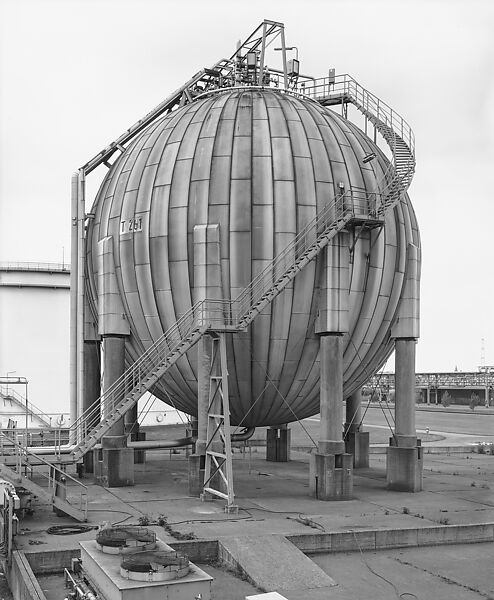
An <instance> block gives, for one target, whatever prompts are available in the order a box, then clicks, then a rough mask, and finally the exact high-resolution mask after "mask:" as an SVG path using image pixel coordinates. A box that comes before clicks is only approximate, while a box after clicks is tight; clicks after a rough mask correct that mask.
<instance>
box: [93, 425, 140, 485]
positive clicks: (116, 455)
mask: <svg viewBox="0 0 494 600" xmlns="http://www.w3.org/2000/svg"><path fill="white" fill-rule="evenodd" d="M126 443H127V436H125V435H123V436H122V435H109V436H106V437H103V439H102V445H103V447H102V448H101V449H99V450H95V451H94V478H95V480H96V483H98V484H99V485H102V486H103V487H109V488H110V487H126V486H131V485H134V449H133V448H127V447H126Z"/></svg>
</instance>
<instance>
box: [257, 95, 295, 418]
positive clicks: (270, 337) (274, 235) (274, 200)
mask: <svg viewBox="0 0 494 600" xmlns="http://www.w3.org/2000/svg"><path fill="white" fill-rule="evenodd" d="M271 96H272V98H273V99H276V101H277V103H278V107H279V108H280V109H281V111H282V112H283V109H282V107H281V104H282V103H281V102H280V101H279V99H278V98H277V95H276V93H274V92H271ZM266 113H267V115H268V126H269V142H270V145H271V172H272V178H271V181H272V185H273V204H272V211H273V259H274V258H275V257H276V256H278V254H279V252H280V251H278V250H276V194H275V190H276V185H275V183H276V182H275V178H274V154H273V144H272V141H273V136H272V133H271V122H270V119H269V110H268V107H267V106H266ZM283 116H284V113H283ZM286 127H287V131H288V125H287V126H286ZM288 138H289V139H290V132H289V131H288ZM290 147H291V140H290ZM292 162H293V157H292ZM281 250H283V248H282V249H281ZM285 291H286V289H285V290H283V292H285ZM283 292H281V293H283ZM275 300H276V299H275ZM275 300H272V301H271V303H270V304H271V318H270V328H269V350H268V357H267V363H266V377H267V379H268V381H269V383H270V384H271V385H272V386H273V388H274V390H275V394H274V397H275V399H276V397H277V396H278V395H280V396H281V394H280V392H279V387H278V385H276V384H275V383H274V381H273V379H272V377H271V375H270V362H271V357H272V355H273V353H272V344H271V340H272V334H273V326H274V321H275V317H274V311H273V305H274V301H275ZM287 341H288V340H287ZM285 352H286V348H285ZM283 365H284V361H283ZM283 365H282V367H281V370H280V381H281V375H282V373H283ZM275 405H276V400H275V401H273V402H272V403H271V405H270V407H269V408H268V410H267V411H266V413H265V419H264V420H265V422H266V423H268V422H270V421H269V418H270V417H269V415H270V414H271V411H272V409H273V407H274V406H275ZM275 414H276V413H275Z"/></svg>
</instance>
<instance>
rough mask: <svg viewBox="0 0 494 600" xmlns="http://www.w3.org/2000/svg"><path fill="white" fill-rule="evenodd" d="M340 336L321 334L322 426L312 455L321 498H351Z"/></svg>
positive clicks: (312, 481) (312, 482)
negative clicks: (344, 427) (344, 428)
mask: <svg viewBox="0 0 494 600" xmlns="http://www.w3.org/2000/svg"><path fill="white" fill-rule="evenodd" d="M341 340H342V337H341V335H321V336H320V368H321V376H320V408H321V411H320V412H321V425H320V434H319V435H320V439H319V442H318V451H317V452H315V453H313V454H311V460H310V473H309V489H310V492H311V495H312V496H314V497H316V498H318V499H319V500H349V499H350V498H351V497H352V492H353V466H352V462H353V458H352V456H351V455H350V454H346V453H345V442H344V441H343V435H342V433H343V432H342V422H343V349H342V344H341Z"/></svg>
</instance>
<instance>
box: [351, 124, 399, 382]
mask: <svg viewBox="0 0 494 600" xmlns="http://www.w3.org/2000/svg"><path fill="white" fill-rule="evenodd" d="M351 125H353V124H351ZM355 137H356V138H357V137H358V136H357V135H355ZM374 150H375V151H377V152H378V155H379V156H380V158H381V159H382V160H384V161H385V162H389V161H388V159H387V158H386V157H385V156H384V154H383V153H382V151H380V149H379V148H378V147H377V145H376V147H375V149H374ZM372 171H373V172H374V177H376V180H377V173H376V171H375V169H374V167H372ZM383 171H385V169H384V168H383ZM382 232H384V235H385V233H386V230H385V227H384V226H383V227H382V228H381V229H380V230H379V233H378V234H377V236H375V235H373V234H372V231H371V234H370V249H369V262H368V265H367V269H368V271H370V262H371V255H372V248H373V247H374V245H375V244H376V242H377V241H378V239H379V237H380V235H381V233H382ZM373 238H374V239H373ZM382 243H383V263H382V264H383V268H382V269H381V278H380V281H379V288H378V290H377V296H376V300H375V302H374V306H373V308H372V309H371V314H372V317H371V318H370V319H369V323H368V326H367V328H366V329H365V330H364V331H363V334H362V342H361V344H360V348H361V347H362V345H365V343H366V341H367V339H368V334H369V331H370V328H371V323H372V322H373V320H374V319H375V317H376V311H377V306H378V301H379V298H381V297H384V295H383V294H382V293H381V292H382V291H383V286H384V281H385V273H386V271H385V268H384V266H385V264H386V239H385V237H384V240H383V242H382ZM387 297H388V298H389V295H387ZM366 304H368V300H367V302H366V295H365V291H364V297H363V300H362V304H361V307H360V311H359V318H358V320H357V321H356V323H358V322H359V321H360V317H361V315H362V314H363V311H364V306H365V305H366ZM386 313H387V309H386V310H385V311H384V313H383V319H384V317H385V315H386ZM383 326H384V322H383V323H382V324H381V325H380V326H379V328H378V330H377V332H376V336H375V337H374V339H377V337H378V336H379V337H380V335H381V334H380V332H381V331H382V327H383ZM372 347H373V343H372V341H371V342H370V343H369V342H368V348H367V350H366V351H365V354H363V355H362V354H361V353H360V348H357V346H356V345H355V348H354V350H355V356H354V358H353V359H352V360H350V361H349V363H348V367H347V368H348V369H351V366H352V365H353V364H354V363H357V365H359V366H357V367H356V371H357V374H352V379H354V378H356V377H360V376H363V375H364V373H365V371H366V368H365V367H363V365H365V363H366V361H365V357H366V356H368V355H369V351H370V350H371V348H372ZM374 362H375V361H374V360H372V356H371V358H370V361H369V365H371V364H372V363H374ZM359 371H360V372H361V374H362V375H359V374H358V373H359Z"/></svg>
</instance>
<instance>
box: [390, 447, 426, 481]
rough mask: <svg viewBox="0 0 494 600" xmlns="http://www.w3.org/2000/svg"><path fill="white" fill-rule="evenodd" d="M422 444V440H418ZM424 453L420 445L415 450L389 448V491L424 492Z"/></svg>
mask: <svg viewBox="0 0 494 600" xmlns="http://www.w3.org/2000/svg"><path fill="white" fill-rule="evenodd" d="M417 442H418V443H419V444H420V440H417ZM422 469H423V453H422V448H421V446H420V445H418V446H415V447H413V448H400V447H397V446H389V447H388V449H387V461H386V479H387V483H388V486H387V487H388V490H394V491H397V492H420V491H421V490H422Z"/></svg>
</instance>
